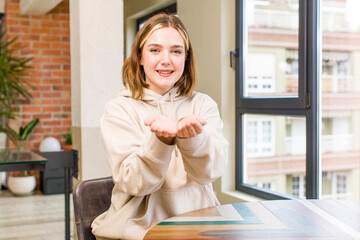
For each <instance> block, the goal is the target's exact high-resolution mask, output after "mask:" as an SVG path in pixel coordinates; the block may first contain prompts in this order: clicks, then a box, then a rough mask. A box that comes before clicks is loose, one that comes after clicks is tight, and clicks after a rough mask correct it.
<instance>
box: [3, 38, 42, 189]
mask: <svg viewBox="0 0 360 240" xmlns="http://www.w3.org/2000/svg"><path fill="white" fill-rule="evenodd" d="M17 38H18V37H15V38H13V39H11V40H7V39H6V33H5V32H3V33H1V34H0V135H1V134H2V135H5V136H7V138H8V139H9V140H11V141H13V142H14V144H15V145H16V144H17V143H19V144H20V142H21V141H20V142H19V141H18V140H19V139H17V137H16V135H14V131H13V130H12V129H11V127H10V126H9V125H8V124H7V122H8V120H9V119H15V118H16V117H17V115H18V114H17V113H18V111H19V100H20V99H24V100H28V101H29V100H30V99H31V98H32V95H31V94H30V92H29V90H30V89H32V86H31V84H29V83H28V82H27V81H26V80H25V78H24V76H26V72H27V71H28V70H29V69H31V68H32V67H31V66H30V65H28V63H29V61H30V60H31V58H24V57H18V56H16V51H18V50H20V49H21V47H19V45H17V44H16V40H17ZM32 124H34V123H32ZM35 125H36V124H35ZM28 128H30V126H28ZM28 128H27V130H26V131H25V132H23V133H20V132H19V134H20V135H21V136H25V135H29V134H30V133H31V132H30V133H29V132H28V130H29V129H28ZM5 145H6V144H5ZM16 146H18V145H16ZM0 147H1V148H4V147H5V146H0ZM21 174H24V175H25V174H27V172H22V173H21ZM31 181H32V182H33V180H30V182H31ZM22 184H24V183H22ZM30 184H31V183H30ZM32 184H33V183H32ZM35 185H36V182H35ZM19 194H22V193H19Z"/></svg>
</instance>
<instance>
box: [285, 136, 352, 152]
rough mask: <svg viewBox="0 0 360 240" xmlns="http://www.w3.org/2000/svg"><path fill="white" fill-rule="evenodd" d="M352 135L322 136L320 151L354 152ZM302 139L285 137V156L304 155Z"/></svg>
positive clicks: (303, 138) (304, 149)
mask: <svg viewBox="0 0 360 240" xmlns="http://www.w3.org/2000/svg"><path fill="white" fill-rule="evenodd" d="M353 145H354V135H353V134H344V135H323V136H321V149H322V152H323V153H327V152H350V151H353V150H354V147H353ZM305 146H306V143H305V136H304V137H286V138H285V154H290V155H299V154H305V153H306V147H305Z"/></svg>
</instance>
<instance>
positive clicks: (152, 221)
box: [92, 88, 228, 239]
mask: <svg viewBox="0 0 360 240" xmlns="http://www.w3.org/2000/svg"><path fill="white" fill-rule="evenodd" d="M176 91H177V89H176V88H174V89H172V90H170V91H169V92H168V93H166V94H165V95H164V96H162V95H159V94H157V93H155V92H153V91H151V90H149V89H144V96H143V98H142V99H141V100H134V99H133V98H131V92H130V91H129V90H128V89H127V88H124V89H122V90H121V92H120V93H119V94H118V95H117V96H116V97H115V98H113V99H112V100H110V101H109V102H108V103H107V104H106V105H105V108H104V113H103V116H102V118H101V121H100V130H101V136H102V140H103V143H104V146H105V150H106V154H107V158H108V162H109V165H110V168H111V172H112V177H113V181H114V183H115V186H114V189H113V191H112V197H111V206H110V208H109V210H108V211H106V212H105V213H103V214H101V215H100V216H98V217H97V218H96V219H95V220H94V222H93V223H92V232H93V234H94V235H95V236H96V237H97V239H142V238H143V237H144V235H145V234H146V232H147V231H148V230H149V229H150V228H151V227H153V226H154V225H156V224H157V223H159V222H160V221H162V220H164V219H166V218H169V217H172V216H174V215H177V214H181V213H185V212H189V211H193V210H197V209H200V208H206V207H211V206H215V205H218V204H219V202H218V200H217V198H216V196H215V194H214V192H213V189H212V184H211V183H212V182H213V181H214V180H215V179H216V178H218V177H220V176H221V174H222V172H223V170H224V168H225V165H226V163H227V152H228V143H227V141H226V139H225V138H224V136H223V134H222V128H223V123H222V121H221V119H220V116H219V111H218V108H217V105H216V103H215V102H214V101H213V100H212V99H211V98H210V97H209V96H207V95H205V94H201V93H196V92H194V93H193V94H192V95H191V96H189V97H181V96H179V95H178V94H177V93H176ZM156 114H162V115H165V116H167V117H169V118H170V119H173V120H175V121H176V120H178V119H180V118H182V117H184V116H187V115H191V114H195V115H200V116H202V117H203V118H204V119H205V120H206V121H207V124H206V125H205V126H204V129H203V132H202V133H201V134H199V135H197V136H196V137H193V138H189V139H176V144H175V145H166V144H164V143H163V142H161V141H160V140H158V138H157V137H156V136H155V134H154V133H152V132H151V131H150V129H149V127H147V126H145V125H144V121H145V119H146V118H147V117H149V116H151V115H156Z"/></svg>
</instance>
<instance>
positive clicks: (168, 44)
mask: <svg viewBox="0 0 360 240" xmlns="http://www.w3.org/2000/svg"><path fill="white" fill-rule="evenodd" d="M185 58H186V54H185V45H184V40H183V38H182V37H181V35H180V33H179V32H178V31H177V30H176V29H174V28H172V27H163V28H159V29H157V30H155V31H154V32H153V33H151V35H150V36H149V37H148V39H147V40H146V42H145V44H144V47H143V49H142V53H141V61H140V64H141V65H142V66H143V68H144V72H145V81H146V83H147V84H149V89H150V90H153V91H154V92H156V93H158V94H161V95H164V94H165V93H167V92H168V91H169V90H170V89H171V88H173V87H174V85H175V83H176V82H177V81H178V80H179V78H180V77H181V75H182V74H183V72H184V66H185Z"/></svg>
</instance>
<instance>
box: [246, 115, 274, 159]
mask: <svg viewBox="0 0 360 240" xmlns="http://www.w3.org/2000/svg"><path fill="white" fill-rule="evenodd" d="M246 122H247V133H246V137H247V147H246V151H247V154H248V156H272V155H274V150H275V149H274V147H275V142H274V134H273V132H275V125H274V121H273V119H256V118H251V117H250V118H248V120H247V121H246Z"/></svg>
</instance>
